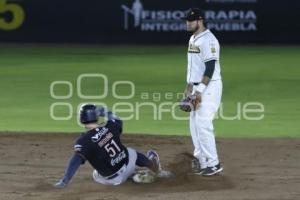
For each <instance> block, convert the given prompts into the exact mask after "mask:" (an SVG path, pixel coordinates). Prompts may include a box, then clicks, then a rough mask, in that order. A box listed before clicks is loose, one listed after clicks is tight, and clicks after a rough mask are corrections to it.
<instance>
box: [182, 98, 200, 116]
mask: <svg viewBox="0 0 300 200" xmlns="http://www.w3.org/2000/svg"><path fill="white" fill-rule="evenodd" d="M200 103H201V95H200V94H198V93H196V94H193V95H190V96H187V97H186V98H185V99H183V100H182V101H181V102H180V104H179V107H180V109H181V110H182V111H184V112H191V111H192V110H197V108H198V107H199V106H200Z"/></svg>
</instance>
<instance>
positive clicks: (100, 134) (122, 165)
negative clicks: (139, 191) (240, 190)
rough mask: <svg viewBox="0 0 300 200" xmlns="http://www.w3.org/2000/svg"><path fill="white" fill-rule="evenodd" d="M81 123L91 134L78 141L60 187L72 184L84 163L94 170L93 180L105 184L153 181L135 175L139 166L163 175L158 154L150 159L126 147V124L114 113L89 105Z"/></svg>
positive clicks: (149, 154)
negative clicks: (123, 138)
mask: <svg viewBox="0 0 300 200" xmlns="http://www.w3.org/2000/svg"><path fill="white" fill-rule="evenodd" d="M98 117H107V119H108V121H107V122H106V123H105V124H98V123H97V121H98ZM80 122H81V123H82V124H83V125H84V126H85V128H86V129H87V132H85V133H83V134H82V135H81V136H80V137H79V138H78V139H77V141H76V143H75V146H74V151H75V152H74V155H73V156H72V157H71V159H70V161H69V164H68V166H67V168H66V170H65V174H64V176H63V178H62V179H60V180H59V181H58V182H57V183H56V184H55V187H56V188H64V187H66V186H67V185H68V183H69V182H70V180H71V179H72V177H73V175H74V174H75V173H76V171H77V169H78V168H79V166H80V165H81V164H84V163H85V162H86V161H88V162H89V163H90V164H91V166H92V167H93V168H94V171H93V178H94V180H95V181H96V182H97V183H101V184H104V185H119V184H121V183H123V182H125V181H126V180H127V179H128V178H130V177H133V180H134V181H135V182H138V183H146V182H150V181H151V180H150V179H151V175H149V174H147V173H146V174H136V175H135V176H133V175H134V174H135V167H136V165H137V166H139V167H146V168H148V169H150V170H151V171H153V172H154V173H159V172H161V171H162V170H161V166H160V162H159V157H158V154H157V153H156V152H155V151H153V150H150V151H148V152H147V156H145V155H143V154H141V153H139V152H137V151H136V150H134V149H132V148H126V147H125V146H124V145H123V144H122V142H121V140H120V135H121V133H122V121H121V120H120V119H119V118H118V117H117V116H115V115H114V114H113V113H112V112H111V111H108V110H106V109H105V108H103V107H96V106H95V105H93V104H85V105H83V106H82V107H81V109H80Z"/></svg>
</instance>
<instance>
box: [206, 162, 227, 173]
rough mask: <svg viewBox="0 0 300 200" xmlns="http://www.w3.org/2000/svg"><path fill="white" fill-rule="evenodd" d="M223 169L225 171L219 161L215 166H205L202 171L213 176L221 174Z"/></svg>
mask: <svg viewBox="0 0 300 200" xmlns="http://www.w3.org/2000/svg"><path fill="white" fill-rule="evenodd" d="M222 171H223V167H222V166H221V164H220V163H219V164H217V165H215V166H213V167H207V168H205V169H204V170H203V172H202V176H213V175H217V174H220V173H221V172H222Z"/></svg>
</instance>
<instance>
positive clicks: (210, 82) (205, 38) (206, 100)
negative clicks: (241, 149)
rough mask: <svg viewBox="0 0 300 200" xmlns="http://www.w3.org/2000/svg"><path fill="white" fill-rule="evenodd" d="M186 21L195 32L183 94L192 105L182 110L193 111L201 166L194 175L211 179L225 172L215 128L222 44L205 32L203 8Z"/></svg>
mask: <svg viewBox="0 0 300 200" xmlns="http://www.w3.org/2000/svg"><path fill="white" fill-rule="evenodd" d="M184 19H185V20H186V24H187V31H190V32H192V33H193V35H192V36H191V38H190V40H189V46H188V53H187V57H188V64H187V86H186V89H185V92H184V94H185V97H186V101H188V102H189V103H191V104H190V105H192V106H191V107H182V109H183V110H184V111H188V112H190V132H191V136H192V140H193V144H194V148H195V149H194V157H195V158H196V161H197V163H196V164H198V166H199V163H200V166H199V167H198V168H196V169H195V168H194V172H195V173H196V174H198V175H203V176H212V175H215V174H218V173H220V172H222V171H223V168H222V166H221V165H220V162H219V159H218V154H217V149H216V142H215V135H214V126H213V119H214V116H215V114H216V112H217V111H218V108H219V106H220V103H221V96H222V80H221V74H220V62H219V57H220V45H219V42H218V40H217V38H216V37H215V36H214V35H213V33H212V32H210V30H208V29H206V27H205V25H204V20H205V19H204V14H203V12H202V11H201V10H200V9H198V8H193V9H190V10H189V12H188V13H187V15H186V17H185V18H184ZM194 162H195V160H194ZM194 166H195V163H194Z"/></svg>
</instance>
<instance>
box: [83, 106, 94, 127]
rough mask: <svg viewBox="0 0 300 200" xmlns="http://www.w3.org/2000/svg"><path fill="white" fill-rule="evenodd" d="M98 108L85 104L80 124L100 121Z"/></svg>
mask: <svg viewBox="0 0 300 200" xmlns="http://www.w3.org/2000/svg"><path fill="white" fill-rule="evenodd" d="M96 109H97V107H96V106H95V105H94V104H84V105H82V106H81V108H80V122H81V123H82V124H88V123H93V122H97V121H98V115H97V111H96Z"/></svg>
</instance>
